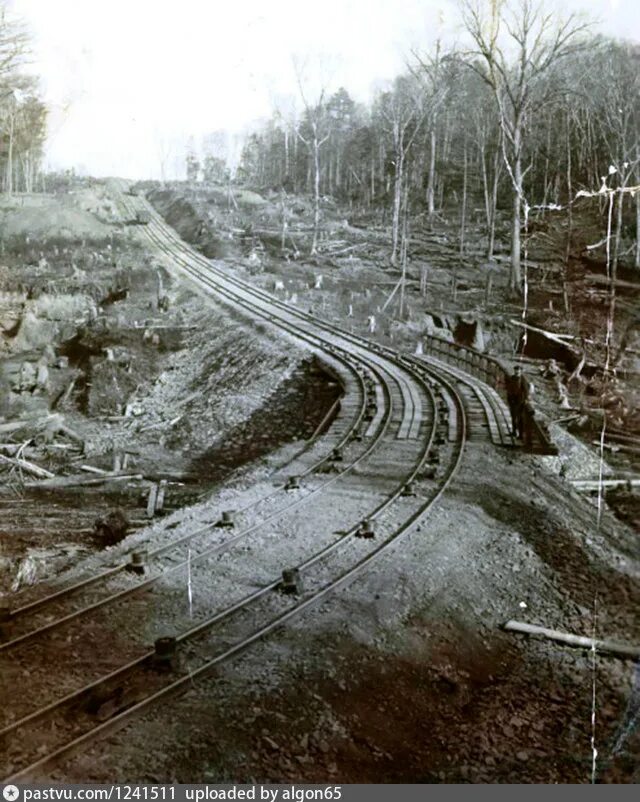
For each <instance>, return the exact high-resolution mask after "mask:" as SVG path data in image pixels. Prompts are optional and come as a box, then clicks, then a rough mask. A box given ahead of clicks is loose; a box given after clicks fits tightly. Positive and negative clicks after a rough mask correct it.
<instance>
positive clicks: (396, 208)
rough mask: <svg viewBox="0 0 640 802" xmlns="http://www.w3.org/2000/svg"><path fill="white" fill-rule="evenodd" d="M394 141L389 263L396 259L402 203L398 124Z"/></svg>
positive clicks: (400, 135)
mask: <svg viewBox="0 0 640 802" xmlns="http://www.w3.org/2000/svg"><path fill="white" fill-rule="evenodd" d="M394 134H395V136H394V139H395V141H396V170H395V181H394V187H393V221H392V224H391V264H392V265H395V264H396V262H397V260H398V242H399V233H400V205H401V203H402V179H403V175H402V173H403V168H404V147H403V141H402V132H401V131H400V127H399V126H398V127H397V129H396V131H395V132H394Z"/></svg>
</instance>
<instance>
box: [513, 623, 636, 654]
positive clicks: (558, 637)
mask: <svg viewBox="0 0 640 802" xmlns="http://www.w3.org/2000/svg"><path fill="white" fill-rule="evenodd" d="M504 629H505V630H507V632H519V633H521V634H522V635H539V636H541V637H543V638H547V639H549V640H554V641H558V642H559V643H566V644H567V645H568V646H578V647H580V648H582V649H593V648H595V649H596V651H598V652H606V653H608V654H612V655H615V656H616V657H622V658H624V659H636V658H638V657H640V646H629V645H627V644H624V643H614V642H613V641H609V640H597V639H595V640H594V639H593V638H586V637H584V636H583V635H572V634H571V633H569V632H560V631H558V630H557V629H547V628H546V627H538V626H535V625H534V624H525V623H523V622H522V621H507V623H506V624H505V625H504Z"/></svg>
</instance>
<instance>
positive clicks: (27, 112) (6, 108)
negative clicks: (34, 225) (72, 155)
mask: <svg viewBox="0 0 640 802" xmlns="http://www.w3.org/2000/svg"><path fill="white" fill-rule="evenodd" d="M30 56H31V52H30V37H29V34H28V31H27V30H26V28H25V26H24V25H23V24H22V22H21V21H20V20H17V19H15V18H14V17H13V16H12V15H11V14H10V12H9V10H8V8H7V3H5V2H0V186H1V187H2V190H3V191H4V192H6V193H7V194H9V195H10V194H11V193H12V192H33V191H35V190H36V189H39V188H40V186H39V182H40V179H41V177H42V158H43V152H44V143H45V139H46V121H47V109H46V106H45V104H44V102H43V100H42V97H41V91H40V87H39V83H38V80H37V78H35V77H34V76H33V75H31V74H30V73H29V72H28V69H27V68H28V65H29V59H30Z"/></svg>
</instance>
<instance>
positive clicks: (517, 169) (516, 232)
mask: <svg viewBox="0 0 640 802" xmlns="http://www.w3.org/2000/svg"><path fill="white" fill-rule="evenodd" d="M521 138H522V132H521V130H520V126H519V125H518V124H517V123H516V127H515V133H514V160H513V161H514V164H513V182H514V186H513V220H512V223H511V276H510V280H509V285H510V288H511V290H512V291H513V292H516V293H518V294H520V292H521V284H522V270H521V260H520V247H521V246H520V224H521V216H522V147H521Z"/></svg>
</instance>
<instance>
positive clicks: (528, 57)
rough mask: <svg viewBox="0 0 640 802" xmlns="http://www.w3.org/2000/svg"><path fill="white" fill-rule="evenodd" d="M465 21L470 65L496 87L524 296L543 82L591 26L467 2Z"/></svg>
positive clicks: (514, 275)
mask: <svg viewBox="0 0 640 802" xmlns="http://www.w3.org/2000/svg"><path fill="white" fill-rule="evenodd" d="M462 15H463V20H464V23H465V26H466V28H467V31H468V32H469V34H470V35H471V38H472V40H473V43H474V49H473V50H471V51H469V52H468V53H467V54H466V55H467V64H468V66H469V67H470V68H471V69H473V70H474V71H475V72H476V73H477V74H478V75H480V76H481V77H482V79H483V80H484V81H486V83H487V84H488V85H489V86H490V87H491V90H492V92H493V96H494V98H495V101H496V104H497V107H498V112H499V117H500V126H501V129H502V148H503V157H504V162H505V166H506V169H507V172H508V173H509V177H510V179H511V183H512V186H513V212H512V228H511V280H510V283H511V289H512V290H513V291H516V292H520V291H521V283H522V275H521V254H520V250H521V242H520V228H521V221H522V209H523V206H524V205H525V203H526V199H525V195H524V177H525V174H526V168H525V167H524V156H525V145H526V139H527V133H528V128H529V126H530V125H531V123H532V119H531V118H532V115H533V112H534V110H535V108H536V106H539V105H540V104H542V103H544V101H545V100H548V97H547V96H546V95H545V89H546V87H545V86H544V85H543V81H542V79H543V77H544V76H545V74H546V73H548V72H549V70H550V68H551V67H552V66H553V65H554V64H555V63H556V62H557V61H558V60H559V59H562V58H566V57H567V56H569V55H570V54H572V53H575V52H576V51H577V50H578V49H580V48H581V46H582V45H581V43H580V41H579V34H580V33H581V32H583V31H584V30H585V29H586V28H587V26H586V25H584V24H580V23H578V21H577V20H576V18H575V16H574V15H571V16H569V17H568V18H567V19H564V20H561V19H560V18H559V17H558V16H557V15H555V14H553V13H548V12H547V11H545V9H544V8H543V5H542V4H541V3H540V4H539V5H536V4H535V2H534V0H514V1H513V2H505V1H504V0H491V2H490V7H489V9H488V11H484V10H483V9H482V8H481V5H480V0H462Z"/></svg>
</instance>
